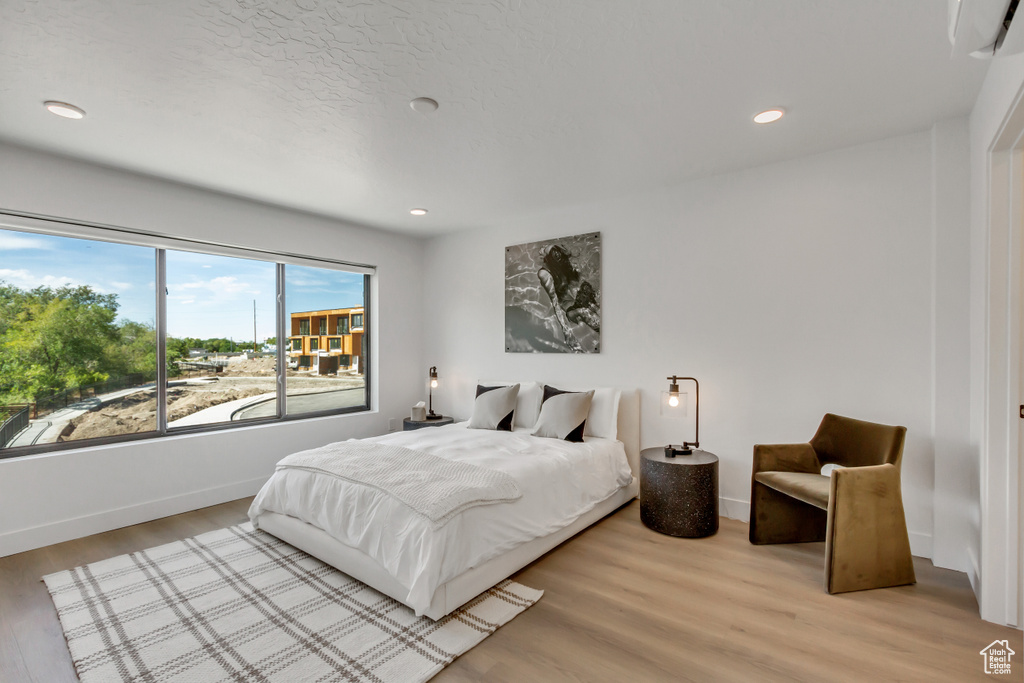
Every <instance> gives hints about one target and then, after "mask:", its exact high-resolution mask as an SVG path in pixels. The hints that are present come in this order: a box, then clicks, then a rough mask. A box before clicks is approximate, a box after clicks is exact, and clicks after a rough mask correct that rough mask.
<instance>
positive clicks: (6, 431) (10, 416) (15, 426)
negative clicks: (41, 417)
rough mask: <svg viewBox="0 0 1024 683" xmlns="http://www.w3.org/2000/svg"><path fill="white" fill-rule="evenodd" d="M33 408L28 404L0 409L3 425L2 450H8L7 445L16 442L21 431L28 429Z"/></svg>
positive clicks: (0, 436)
mask: <svg viewBox="0 0 1024 683" xmlns="http://www.w3.org/2000/svg"><path fill="white" fill-rule="evenodd" d="M31 408H32V406H30V405H27V404H19V405H10V406H3V407H2V408H0V418H2V419H3V424H2V425H0V448H7V444H9V443H10V442H11V441H13V440H14V437H15V436H17V435H18V434H19V433H20V432H21V430H23V429H24V428H25V427H28V417H29V412H30V411H31Z"/></svg>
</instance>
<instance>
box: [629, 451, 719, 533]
mask: <svg viewBox="0 0 1024 683" xmlns="http://www.w3.org/2000/svg"><path fill="white" fill-rule="evenodd" d="M640 521H642V522H643V523H644V525H645V526H646V527H647V528H649V529H653V530H655V531H657V532H660V533H663V534H668V535H669V536H684V537H687V538H701V537H703V536H711V535H712V534H714V533H715V532H716V531H718V456H717V455H714V454H713V453H708V452H707V451H694V452H693V453H692V454H691V455H677V456H675V457H674V458H669V457H666V456H665V449H664V447H662V448H647V449H645V450H643V451H641V453H640Z"/></svg>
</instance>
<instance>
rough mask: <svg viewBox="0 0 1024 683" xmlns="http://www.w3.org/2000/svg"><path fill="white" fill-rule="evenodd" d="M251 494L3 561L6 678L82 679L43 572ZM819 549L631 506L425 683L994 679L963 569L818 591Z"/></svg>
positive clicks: (1022, 659)
mask: <svg viewBox="0 0 1024 683" xmlns="http://www.w3.org/2000/svg"><path fill="white" fill-rule="evenodd" d="M249 501H250V499H243V500H238V501H234V502H231V503H225V504H224V505H218V506H215V507H211V508H206V509H203V510H196V511H194V512H189V513H186V514H182V515H176V516H174V517H168V518H166V519H160V520H156V521H153V522H148V523H146V524H139V525H136V526H133V527H128V528H125V529H119V530H117V531H111V532H107V533H103V534H98V535H96V536H90V537H89V538H83V539H79V540H75V541H69V542H67V543H61V544H59V545H55V546H50V547H48V548H42V549H40V550H34V551H31V552H27V553H22V554H20V555H13V556H11V557H7V558H0V681H3V683H21V682H22V681H26V682H27V681H34V682H37V683H62V682H64V681H75V680H77V679H76V677H75V671H74V667H73V666H72V663H71V658H70V656H69V655H68V651H67V646H66V644H65V642H64V636H63V634H62V632H61V629H60V624H59V623H58V621H57V614H56V612H55V611H54V608H53V604H52V603H51V602H50V597H49V595H48V594H47V592H46V588H45V586H44V585H43V583H42V582H41V581H40V580H39V579H40V577H41V576H43V575H44V574H48V573H50V572H54V571H59V570H62V569H69V568H71V567H74V566H77V565H80V564H85V563H88V562H94V561H97V560H102V559H104V558H107V557H111V556H114V555H117V554H121V553H127V552H131V551H134V550H139V549H142V548H147V547H151V546H154V545H160V544H162V543H167V542H169V541H172V540H176V539H179V538H184V537H187V536H192V535H195V534H198V533H202V532H204V531H210V530H212V529H218V528H221V527H224V526H228V525H231V524H236V523H238V522H241V521H244V519H245V512H246V510H247V508H248V505H249ZM823 556H824V547H823V544H821V543H811V544H801V545H790V546H752V545H750V544H749V543H748V542H747V525H745V524H743V523H740V522H736V521H732V520H728V519H723V520H722V524H721V530H720V531H719V532H718V534H717V535H715V536H713V537H711V538H706V539H678V538H672V537H669V536H662V535H660V534H657V533H655V532H653V531H650V530H648V529H646V528H645V527H644V526H643V525H642V524H641V523H640V513H639V504H638V503H636V502H633V503H632V504H630V505H628V506H626V507H625V508H623V509H621V510H619V511H618V512H617V513H616V514H614V515H612V516H610V517H608V518H606V519H605V520H603V521H601V522H600V523H598V524H597V525H595V526H594V527H592V528H591V529H589V530H587V531H585V532H584V533H582V534H580V535H579V536H577V537H576V538H574V539H572V540H570V541H569V542H567V543H565V544H563V545H562V546H560V547H559V548H556V549H555V550H553V551H552V552H550V553H548V554H547V555H546V556H544V557H543V558H541V559H540V560H538V561H536V562H534V563H533V564H532V565H530V566H529V567H527V568H526V569H524V570H523V571H521V572H520V573H519V574H518V575H517V576H516V577H515V579H516V580H517V581H519V582H521V583H524V584H526V585H528V586H531V587H533V588H540V589H543V590H544V591H545V594H544V597H543V598H542V599H541V601H540V602H539V603H537V604H536V605H534V606H533V607H531V608H530V609H528V610H527V611H526V612H524V613H523V614H521V615H519V616H518V617H516V618H515V619H514V620H513V621H512V622H510V623H509V624H507V625H505V626H503V627H502V628H501V629H499V630H498V632H497V633H495V634H494V635H492V636H491V637H490V638H488V639H486V640H485V641H484V642H482V643H481V644H480V645H478V646H477V647H475V648H474V649H472V650H470V651H469V652H468V653H466V654H465V655H463V656H462V657H460V658H459V659H457V660H456V661H455V662H454V663H453V664H452V665H451V666H449V667H448V668H447V669H445V670H444V671H442V672H441V673H440V674H438V676H437V677H436V678H434V679H433V680H434V681H435V682H438V683H468V682H470V681H472V682H474V683H476V682H477V681H509V682H511V681H515V682H516V683H520V682H522V681H531V682H532V681H537V682H544V683H547V682H554V681H587V682H590V681H627V682H629V683H642V682H645V681H719V680H721V681H743V682H744V683H746V682H748V681H896V680H899V681H969V680H979V681H981V680H991V678H992V677H991V676H986V675H985V674H984V672H983V669H982V658H981V655H980V654H979V651H980V650H981V649H982V648H983V647H985V646H986V645H988V644H989V643H991V642H992V641H993V640H996V639H1000V640H1001V639H1005V638H1008V639H1009V640H1010V646H1011V648H1012V649H1013V650H1015V651H1016V652H1017V653H1020V654H1018V655H1017V658H1019V659H1016V660H1015V661H1014V663H1013V666H1014V670H1013V675H1012V676H1010V677H1006V678H1007V679H1008V680H1018V681H1019V680H1020V675H1021V672H1022V671H1024V646H1022V644H1021V632H1020V631H1017V630H1014V629H1010V628H1005V627H1000V626H996V625H994V624H989V623H987V622H984V621H982V620H981V619H980V618H979V617H978V615H977V614H978V610H977V603H976V602H975V600H974V595H973V593H972V592H971V589H970V586H969V585H968V582H967V578H966V576H965V575H964V574H960V573H958V572H952V571H948V570H942V569H936V568H935V567H933V566H932V565H931V563H930V562H928V561H927V560H919V559H915V563H914V564H915V569H916V570H917V578H918V583H917V585H915V586H905V587H901V588H888V589H884V590H874V591H864V592H860V593H847V594H844V595H834V596H830V595H827V594H826V593H825V592H824V591H823V590H822V588H821V582H822V561H823Z"/></svg>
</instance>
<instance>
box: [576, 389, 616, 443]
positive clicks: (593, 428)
mask: <svg viewBox="0 0 1024 683" xmlns="http://www.w3.org/2000/svg"><path fill="white" fill-rule="evenodd" d="M621 396H622V390H621V389H614V388H612V387H602V388H598V389H594V400H593V401H591V403H590V415H588V416H587V428H586V430H585V431H584V432H583V433H584V434H585V435H586V436H597V437H600V438H602V439H612V440H613V441H614V440H615V439H617V438H619V398H621Z"/></svg>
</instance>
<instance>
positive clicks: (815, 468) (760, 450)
mask: <svg viewBox="0 0 1024 683" xmlns="http://www.w3.org/2000/svg"><path fill="white" fill-rule="evenodd" d="M758 472H813V473H814V474H818V473H820V472H821V464H820V463H819V462H818V456H817V454H816V453H815V452H814V449H813V448H811V444H809V443H780V444H757V445H755V446H754V469H753V472H752V473H751V474H757V473H758Z"/></svg>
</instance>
